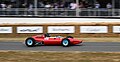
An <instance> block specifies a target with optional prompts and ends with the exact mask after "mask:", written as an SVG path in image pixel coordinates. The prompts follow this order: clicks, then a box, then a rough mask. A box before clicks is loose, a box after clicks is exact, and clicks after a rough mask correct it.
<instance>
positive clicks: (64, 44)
mask: <svg viewBox="0 0 120 62" xmlns="http://www.w3.org/2000/svg"><path fill="white" fill-rule="evenodd" d="M61 44H62V46H63V47H68V46H70V41H69V39H67V38H65V39H63V40H62V43H61Z"/></svg>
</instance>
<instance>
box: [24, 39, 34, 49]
mask: <svg viewBox="0 0 120 62" xmlns="http://www.w3.org/2000/svg"><path fill="white" fill-rule="evenodd" d="M25 44H26V46H28V47H34V46H35V40H34V39H33V38H31V37H29V38H27V39H26V40H25Z"/></svg>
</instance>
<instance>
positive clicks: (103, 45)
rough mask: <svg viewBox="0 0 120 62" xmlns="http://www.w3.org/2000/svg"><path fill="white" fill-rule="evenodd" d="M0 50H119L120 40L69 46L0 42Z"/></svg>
mask: <svg viewBox="0 0 120 62" xmlns="http://www.w3.org/2000/svg"><path fill="white" fill-rule="evenodd" d="M0 50H24V51H85V52H120V42H83V43H82V44H78V45H75V46H70V47H62V46H36V47H27V46H25V45H24V44H23V43H22V42H0Z"/></svg>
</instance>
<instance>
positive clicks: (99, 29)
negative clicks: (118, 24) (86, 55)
mask: <svg viewBox="0 0 120 62" xmlns="http://www.w3.org/2000/svg"><path fill="white" fill-rule="evenodd" d="M80 33H108V27H107V26H80Z"/></svg>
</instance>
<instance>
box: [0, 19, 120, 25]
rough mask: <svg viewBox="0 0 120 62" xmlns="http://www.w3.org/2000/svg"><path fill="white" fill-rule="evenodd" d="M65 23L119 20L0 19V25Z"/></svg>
mask: <svg viewBox="0 0 120 62" xmlns="http://www.w3.org/2000/svg"><path fill="white" fill-rule="evenodd" d="M66 22H120V19H99V18H96V19H95V18H0V24H3V23H5V24H6V23H9V24H19V23H29V24H42V23H66Z"/></svg>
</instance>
